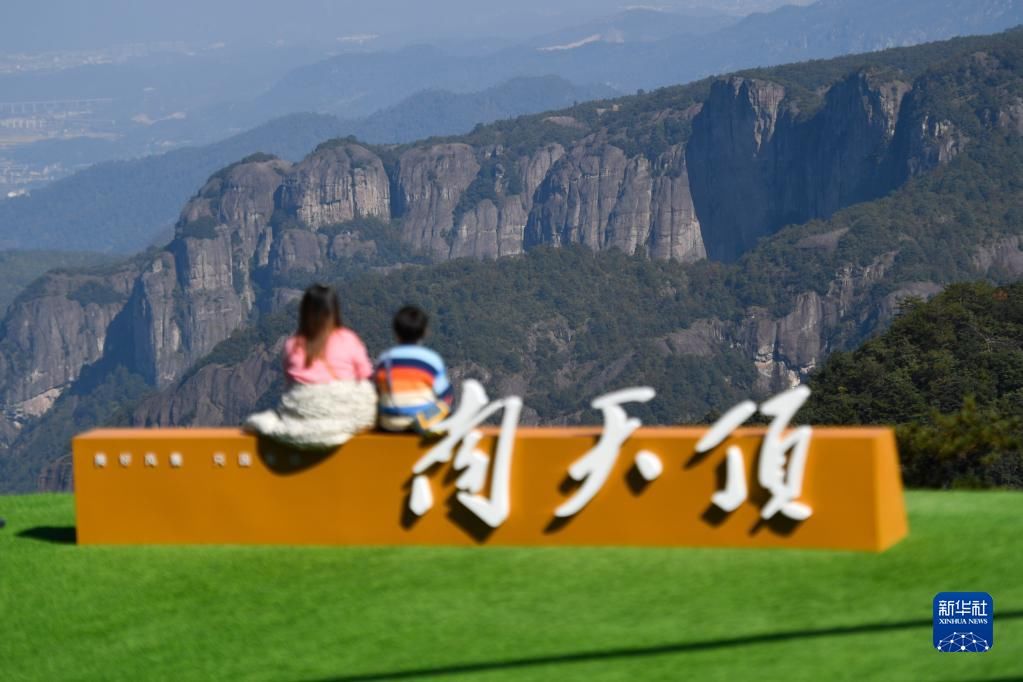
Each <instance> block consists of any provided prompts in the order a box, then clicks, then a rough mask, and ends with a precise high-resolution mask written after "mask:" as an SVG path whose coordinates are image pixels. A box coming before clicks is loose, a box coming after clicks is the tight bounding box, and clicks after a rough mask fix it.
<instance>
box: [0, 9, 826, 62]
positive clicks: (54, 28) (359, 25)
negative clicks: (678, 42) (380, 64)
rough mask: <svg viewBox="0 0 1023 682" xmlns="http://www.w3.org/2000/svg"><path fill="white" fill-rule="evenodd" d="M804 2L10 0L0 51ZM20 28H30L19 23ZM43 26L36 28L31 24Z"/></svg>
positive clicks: (260, 40)
mask: <svg viewBox="0 0 1023 682" xmlns="http://www.w3.org/2000/svg"><path fill="white" fill-rule="evenodd" d="M812 1H813V0H655V1H654V2H649V3H644V2H638V3H629V2H622V1H621V0H557V1H556V2H545V1H543V0H522V1H521V2H517V3H508V4H505V3H500V2H488V3H480V2H477V1H474V0H439V1H437V2H431V3H429V4H427V3H423V2H419V1H418V0H379V1H378V2H374V3H365V2H360V1H359V0H295V1H294V2H291V3H289V4H288V6H287V9H286V10H285V11H282V6H281V5H280V3H277V2H271V0H218V1H216V2H212V3H210V2H203V1H202V0H180V1H179V2H174V3H168V2H164V1H162V0H141V1H139V0H95V1H93V2H88V3H83V2H77V1H76V0H40V1H33V0H13V1H11V2H8V3H5V5H6V7H5V8H4V9H2V10H0V46H2V47H0V54H2V53H13V52H38V51H53V50H81V49H101V48H109V47H113V46H118V45H126V44H138V43H143V44H145V43H160V42H185V43H189V44H195V45H200V44H219V43H224V44H226V45H229V46H232V47H252V46H263V45H267V44H291V45H294V44H299V43H307V42H313V43H318V44H335V45H337V46H338V47H339V48H344V47H351V46H353V45H360V44H366V41H367V39H368V38H370V37H375V41H376V42H378V43H379V44H380V45H386V46H395V45H401V44H408V43H414V42H431V41H436V40H442V39H450V38H457V39H460V40H468V39H471V38H488V39H489V38H493V39H498V40H500V39H504V40H518V39H522V38H525V37H528V36H531V35H535V34H536V33H538V32H542V31H543V30H544V29H546V30H555V29H559V28H564V27H566V26H570V25H574V24H578V23H580V22H583V21H587V20H590V19H593V18H596V17H599V16H602V15H607V14H612V13H615V12H619V11H623V10H626V9H634V8H647V9H659V10H665V11H687V12H702V13H707V12H722V13H727V14H733V15H743V14H748V13H750V12H756V11H766V10H770V9H774V8H777V7H779V6H782V5H787V4H799V5H807V4H811V2H812ZM27 26H30V27H32V29H33V30H25V27H27ZM41 29H45V30H41Z"/></svg>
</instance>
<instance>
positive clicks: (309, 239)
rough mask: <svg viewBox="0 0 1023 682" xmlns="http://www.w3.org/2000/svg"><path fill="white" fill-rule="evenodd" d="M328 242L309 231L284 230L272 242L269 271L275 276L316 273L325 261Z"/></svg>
mask: <svg viewBox="0 0 1023 682" xmlns="http://www.w3.org/2000/svg"><path fill="white" fill-rule="evenodd" d="M329 244H330V240H329V238H328V237H327V236H326V235H323V234H317V233H315V232H310V231H309V230H300V229H293V230H285V231H284V232H282V233H281V234H280V235H278V237H277V239H276V240H274V243H273V248H272V250H271V252H270V269H271V271H272V272H273V273H274V274H275V275H283V274H285V273H288V272H310V273H311V272H316V270H318V269H319V268H320V267H322V265H323V264H324V262H325V261H326V257H327V251H328V247H329Z"/></svg>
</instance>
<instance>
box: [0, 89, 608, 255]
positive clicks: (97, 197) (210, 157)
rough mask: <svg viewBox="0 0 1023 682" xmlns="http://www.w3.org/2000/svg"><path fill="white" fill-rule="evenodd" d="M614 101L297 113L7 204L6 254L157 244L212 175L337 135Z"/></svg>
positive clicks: (536, 99)
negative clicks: (344, 115) (341, 114)
mask: <svg viewBox="0 0 1023 682" xmlns="http://www.w3.org/2000/svg"><path fill="white" fill-rule="evenodd" d="M611 94H613V91H612V90H610V89H608V88H606V87H602V86H592V87H586V86H575V85H573V84H571V83H569V82H567V81H564V80H561V79H560V78H556V77H539V78H518V79H513V80H511V81H509V82H507V83H505V84H503V85H501V86H497V87H493V88H489V89H487V90H485V91H483V92H478V93H465V94H453V93H449V92H440V91H429V92H423V93H420V94H418V95H414V96H412V97H410V98H408V99H407V100H405V101H404V102H402V103H401V104H398V105H395V106H393V107H390V108H388V109H386V110H384V111H381V112H380V113H379V114H378V115H375V116H371V117H368V118H365V119H360V120H348V121H344V120H341V119H338V118H336V117H333V116H328V115H323V114H292V115H290V116H286V117H283V118H280V119H276V120H273V121H271V122H270V123H267V124H264V125H262V126H259V127H257V128H254V129H253V130H250V131H248V132H245V133H242V134H240V135H235V136H234V137H231V138H228V139H226V140H223V141H221V142H217V143H214V144H209V145H205V146H201V147H186V148H182V149H177V150H174V151H171V152H167V153H165V154H160V155H156V156H149V157H145V158H142V159H133V160H129V161H111V162H107V163H102V164H98V165H96V166H93V167H91V168H88V169H86V170H83V171H80V172H78V173H76V174H74V175H72V176H70V177H67V178H64V179H63V180H59V181H57V182H55V183H53V184H51V185H49V186H47V187H44V188H43V189H41V190H37V191H36V192H33V193H32V194H30V195H29V196H26V197H19V198H17V199H9V200H7V201H0V248H17V249H44V248H45V249H58V250H91V251H104V252H122V253H130V252H133V251H137V250H139V249H142V248H145V247H146V246H147V245H149V244H151V243H152V242H153V241H154V240H155V239H157V238H158V237H159V236H160V235H161V230H162V229H164V228H167V227H169V225H170V224H171V223H172V222H173V221H174V220H175V219H176V218H177V212H178V210H179V209H180V207H181V205H182V203H184V201H185V200H186V199H187V198H188V197H189V196H191V194H192V193H193V192H195V189H196V188H197V187H199V186H200V185H201V184H202V183H203V181H204V180H205V179H206V178H207V177H209V175H210V174H211V173H213V171H215V170H216V169H218V168H221V167H223V166H225V165H227V164H229V163H231V162H232V161H236V160H238V159H240V158H243V157H245V156H248V155H250V154H253V153H255V152H267V153H271V154H275V155H277V156H280V157H281V158H284V159H292V160H298V159H300V158H302V157H303V156H305V154H307V153H308V152H309V151H310V150H311V149H312V148H313V147H315V146H316V145H317V144H318V143H319V142H322V141H323V140H326V139H329V138H331V137H338V136H345V135H355V136H357V137H359V138H360V139H363V140H368V141H371V142H377V143H389V142H408V141H412V140H415V139H419V138H423V137H430V136H434V135H454V134H458V133H465V132H468V131H469V130H471V129H472V127H473V126H474V125H476V124H477V123H489V122H491V121H495V120H498V119H502V118H509V117H514V116H518V115H520V114H526V113H532V112H537V111H544V110H548V109H558V108H563V107H566V106H570V105H571V104H572V103H573V102H576V101H580V102H581V101H585V100H590V99H596V98H601V97H606V96H609V95H611Z"/></svg>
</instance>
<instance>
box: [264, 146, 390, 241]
mask: <svg viewBox="0 0 1023 682" xmlns="http://www.w3.org/2000/svg"><path fill="white" fill-rule="evenodd" d="M279 204H280V208H281V209H283V210H284V211H286V212H288V213H289V214H292V215H295V216H297V217H298V218H299V219H300V220H301V221H302V222H303V223H305V224H306V225H308V226H309V227H312V228H319V227H323V226H325V225H334V224H337V223H343V222H346V221H349V220H355V219H356V218H378V219H380V220H385V221H386V220H390V218H391V189H390V181H389V180H388V177H387V172H386V171H385V170H384V164H383V162H382V161H381V160H380V158H379V157H378V156H377V155H376V154H374V153H372V152H371V151H369V150H368V149H366V148H365V147H362V146H360V145H357V144H351V143H348V144H343V143H328V144H325V145H322V146H321V147H320V148H319V149H317V150H316V151H315V152H314V153H312V154H311V155H309V156H308V157H306V159H305V160H304V161H302V162H301V163H299V164H298V165H296V166H295V167H294V169H293V170H292V172H291V173H290V174H289V175H288V177H287V179H286V180H285V182H284V185H283V187H281V191H280V199H279Z"/></svg>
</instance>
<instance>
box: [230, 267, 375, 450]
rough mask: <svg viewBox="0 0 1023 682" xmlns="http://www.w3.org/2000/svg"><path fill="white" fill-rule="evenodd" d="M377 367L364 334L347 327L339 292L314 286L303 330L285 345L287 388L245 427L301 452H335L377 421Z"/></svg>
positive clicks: (305, 303)
mask: <svg viewBox="0 0 1023 682" xmlns="http://www.w3.org/2000/svg"><path fill="white" fill-rule="evenodd" d="M372 370H373V367H372V364H371V363H370V360H369V355H368V354H367V352H366V346H365V345H364V344H363V343H362V340H361V339H360V338H359V336H358V335H357V334H356V333H355V332H354V331H352V330H351V329H349V328H347V327H345V326H344V324H343V322H342V319H341V305H340V302H339V300H338V295H337V293H336V292H335V291H334V290H333V289H332V288H330V287H327V286H323V285H320V284H316V285H313V286H311V287H309V288H308V289H307V290H306V292H305V295H304V296H303V297H302V303H301V305H300V306H299V319H298V330H297V331H296V332H295V334H294V336H292V337H290V338H289V339H288V340H287V341H286V342H285V344H284V373H285V376H286V378H287V389H286V390H285V392H284V395H283V396H282V397H281V400H280V404H279V405H278V406H277V407H276V408H275V409H272V410H267V411H265V412H259V413H257V414H253V415H251V416H250V417H249V418H248V419H247V420H246V422H245V426H246V428H248V429H249V430H252V431H255V432H256V433H259V434H261V435H264V436H267V437H269V438H272V439H274V440H277V441H280V442H282V443H285V444H287V445H291V446H294V447H299V448H330V447H336V446H338V445H341V444H342V443H345V442H346V441H348V440H349V439H350V438H351V437H352V436H354V435H355V434H356V433H358V432H359V431H362V430H364V429H368V428H371V427H372V426H373V424H374V422H375V420H376V408H377V397H376V392H375V391H374V390H373V384H372V383H370V381H369V378H370V375H371V373H372Z"/></svg>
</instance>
